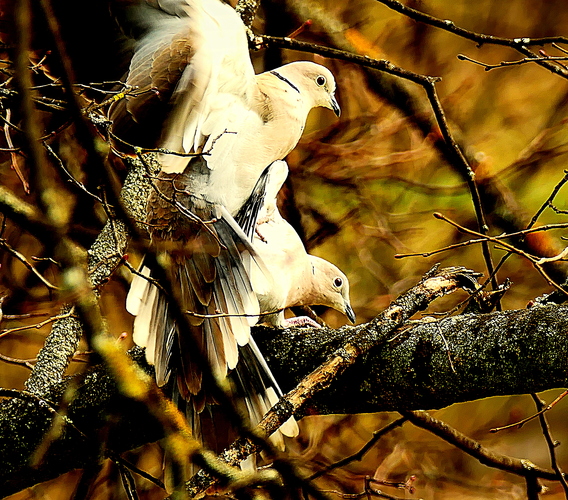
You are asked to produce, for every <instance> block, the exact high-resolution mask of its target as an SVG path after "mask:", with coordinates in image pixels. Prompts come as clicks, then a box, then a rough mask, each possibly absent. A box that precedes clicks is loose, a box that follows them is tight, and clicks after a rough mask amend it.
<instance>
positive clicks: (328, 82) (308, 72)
mask: <svg viewBox="0 0 568 500" xmlns="http://www.w3.org/2000/svg"><path fill="white" fill-rule="evenodd" d="M272 73H273V74H274V73H277V75H276V76H281V77H284V78H285V79H286V80H288V81H289V82H290V83H292V84H293V86H294V87H295V88H296V89H297V90H298V91H299V92H300V93H301V94H302V96H303V97H304V99H305V101H306V102H308V103H309V104H310V107H311V108H316V107H318V106H321V107H323V108H329V109H331V110H332V111H333V112H334V113H335V114H336V115H337V116H339V115H340V114H341V109H340V107H339V104H338V103H337V99H336V98H335V78H334V77H333V74H332V73H331V71H329V70H328V69H327V68H326V67H325V66H322V65H321V64H316V63H313V62H310V61H296V62H292V63H289V64H286V65H284V66H281V67H280V68H278V69H277V70H275V71H273V72H272Z"/></svg>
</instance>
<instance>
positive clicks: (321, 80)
mask: <svg viewBox="0 0 568 500" xmlns="http://www.w3.org/2000/svg"><path fill="white" fill-rule="evenodd" d="M325 81H326V80H325V76H321V75H320V76H318V77H317V78H316V83H317V84H318V85H319V86H320V87H323V86H324V85H325Z"/></svg>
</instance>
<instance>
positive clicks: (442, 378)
mask: <svg viewBox="0 0 568 500" xmlns="http://www.w3.org/2000/svg"><path fill="white" fill-rule="evenodd" d="M374 328H375V326H373V325H372V324H364V325H358V326H356V327H345V328H341V329H338V330H332V329H313V330H311V329H310V330H298V329H289V330H275V329H271V328H261V327H257V328H256V329H255V336H256V339H257V342H258V344H259V346H260V348H261V349H262V351H263V353H264V354H265V356H266V357H267V360H268V362H269V365H270V367H271V369H272V370H273V371H274V374H275V376H276V378H277V379H278V380H279V382H280V384H281V386H282V388H283V390H284V391H290V390H291V389H293V388H294V387H296V385H297V384H298V382H299V381H300V380H302V379H303V378H304V377H306V375H307V374H309V373H310V372H312V371H314V370H316V369H317V368H318V367H319V366H320V365H321V364H322V362H323V361H325V360H326V359H327V358H328V357H329V356H330V355H331V354H332V353H334V352H335V351H336V350H337V349H338V348H340V347H341V346H342V345H344V344H345V343H347V342H349V341H350V340H351V339H352V337H353V335H354V334H359V335H367V334H368V333H369V332H370V331H372V330H373V329H374ZM566 332H568V307H563V306H546V307H534V308H532V309H527V310H515V311H506V312H496V313H491V314H483V315H477V314H468V315H460V316H454V317H450V318H446V319H442V320H435V321H430V320H423V321H419V322H415V323H408V322H407V323H406V324H405V326H403V327H400V328H398V329H397V330H396V332H395V333H394V335H393V336H392V337H390V339H391V340H390V341H389V342H379V343H378V344H377V345H375V346H372V347H370V349H369V350H368V352H366V353H364V354H361V355H360V356H359V357H358V359H357V360H356V361H355V362H354V363H353V364H352V365H351V366H350V367H349V368H347V369H346V370H345V371H344V373H342V374H341V376H337V377H336V378H334V379H333V380H332V383H331V385H330V386H329V387H328V388H327V389H325V390H322V391H320V392H318V393H317V394H314V395H313V396H311V397H310V399H309V400H308V401H306V403H305V404H304V406H303V408H302V411H301V412H300V413H302V412H304V413H306V412H309V413H312V414H313V413H320V414H330V413H360V412H377V411H386V410H418V409H425V408H440V407H444V406H447V405H450V404H452V403H456V402H460V401H469V400H473V399H478V398H483V397H489V396H495V395H505V394H523V393H530V392H539V391H543V390H546V389H552V388H556V387H566V386H567V385H568V336H567V334H566ZM444 339H445V341H444ZM134 354H135V355H136V356H135V358H136V359H137V360H138V361H139V362H141V363H142V362H143V361H142V359H143V356H141V352H140V350H138V349H137V350H135V351H134ZM450 361H451V363H450ZM72 383H80V386H79V391H78V393H77V396H76V398H75V399H74V401H73V402H72V403H71V404H70V406H69V409H68V416H69V419H70V421H71V422H72V425H68V426H67V427H65V428H64V432H63V434H62V436H61V438H60V439H59V440H58V441H56V442H55V443H53V444H52V446H51V447H50V450H49V455H47V457H46V458H48V459H47V460H44V461H43V462H42V463H41V464H40V465H39V466H38V467H37V468H36V469H33V470H32V469H30V468H29V465H28V459H29V457H30V455H32V454H33V452H34V450H35V449H36V447H37V446H38V443H40V442H41V440H42V438H43V435H44V434H45V432H46V431H47V430H48V429H49V427H50V424H51V421H52V418H53V413H52V412H50V411H49V408H48V407H47V406H46V405H44V404H40V400H39V398H31V399H25V400H15V399H11V400H4V401H2V402H1V403H0V483H1V484H7V485H9V488H8V486H7V489H5V490H4V491H3V493H4V494H6V495H7V494H9V493H13V492H15V491H18V490H19V489H21V488H23V487H26V486H30V485H32V484H35V483H36V482H38V481H42V480H46V479H49V478H53V477H56V476H58V475H60V474H62V473H63V472H65V471H67V470H71V469H74V468H77V467H82V466H84V465H85V464H87V463H89V461H91V460H94V459H95V458H96V457H97V456H98V453H99V449H98V447H97V446H96V443H93V442H91V441H90V439H94V440H95V441H96V436H97V433H98V432H99V431H100V430H101V429H102V428H105V426H106V425H109V422H112V421H113V419H108V415H109V414H110V415H112V414H113V413H115V412H120V415H121V418H120V419H117V421H116V422H114V423H113V426H112V427H111V428H109V429H108V430H109V433H110V434H109V436H110V437H109V441H108V443H107V447H108V448H109V449H110V450H113V451H115V452H121V451H124V450H127V449H130V448H134V447H136V446H139V445H141V444H143V443H145V442H149V441H153V440H156V439H158V438H159V437H161V436H162V432H163V431H162V429H161V426H160V425H159V424H158V423H157V422H156V421H155V420H154V419H153V418H152V417H151V416H150V415H149V413H148V411H147V409H146V408H145V407H144V405H141V404H140V403H138V402H135V401H132V400H130V399H126V398H124V397H122V396H120V395H119V393H118V390H117V388H116V386H115V385H114V382H113V380H112V377H111V376H110V375H108V373H107V372H106V371H105V370H104V369H103V368H102V367H98V368H95V369H93V370H92V371H91V372H89V374H88V375H87V376H86V377H85V379H84V380H82V379H73V378H71V379H68V380H66V381H65V383H61V384H58V385H57V386H56V387H55V388H54V389H53V392H52V394H51V396H50V397H49V398H48V399H49V400H51V401H58V400H59V397H60V395H61V394H62V393H63V390H64V387H65V386H66V385H69V384H72ZM77 429H80V430H81V433H79V432H77ZM519 458H522V457H519ZM550 474H554V473H553V472H552V471H548V472H547V477H551V476H550Z"/></svg>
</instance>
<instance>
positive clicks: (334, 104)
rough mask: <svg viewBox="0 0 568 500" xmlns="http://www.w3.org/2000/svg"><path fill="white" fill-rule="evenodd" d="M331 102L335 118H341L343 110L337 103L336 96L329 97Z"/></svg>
mask: <svg viewBox="0 0 568 500" xmlns="http://www.w3.org/2000/svg"><path fill="white" fill-rule="evenodd" d="M329 101H330V103H331V109H332V110H333V112H334V113H335V116H337V117H338V118H339V117H340V116H341V108H340V107H339V103H338V102H337V99H336V98H335V95H333V94H331V95H330V96H329Z"/></svg>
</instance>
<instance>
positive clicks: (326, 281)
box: [310, 255, 355, 323]
mask: <svg viewBox="0 0 568 500" xmlns="http://www.w3.org/2000/svg"><path fill="white" fill-rule="evenodd" d="M310 261H311V263H312V272H313V277H314V295H315V297H314V299H315V300H314V302H313V304H312V305H321V306H327V307H332V308H333V309H335V310H336V311H339V312H341V313H343V314H345V316H347V318H348V319H349V321H351V323H355V313H354V312H353V308H352V307H351V302H350V300H349V280H348V279H347V276H345V274H343V273H342V272H341V271H340V270H339V269H338V268H337V266H334V265H333V264H332V263H331V262H328V261H327V260H325V259H320V258H319V257H315V256H314V255H310Z"/></svg>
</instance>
